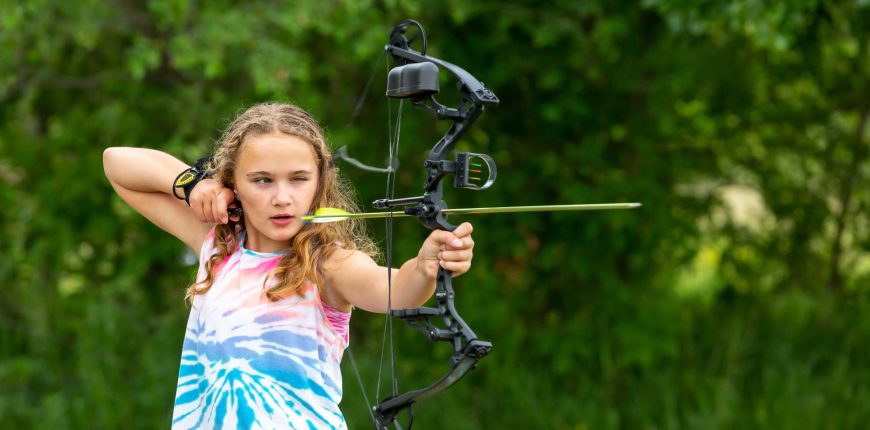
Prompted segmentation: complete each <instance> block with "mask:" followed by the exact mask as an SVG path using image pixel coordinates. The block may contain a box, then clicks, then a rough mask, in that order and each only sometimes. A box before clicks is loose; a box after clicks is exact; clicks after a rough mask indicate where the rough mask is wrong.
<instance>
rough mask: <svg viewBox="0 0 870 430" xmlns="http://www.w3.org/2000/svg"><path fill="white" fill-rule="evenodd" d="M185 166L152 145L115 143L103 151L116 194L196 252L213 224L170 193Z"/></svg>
mask: <svg viewBox="0 0 870 430" xmlns="http://www.w3.org/2000/svg"><path fill="white" fill-rule="evenodd" d="M187 168H188V166H187V165H186V164H185V163H184V162H182V161H180V160H178V159H177V158H175V157H173V156H171V155H169V154H167V153H164V152H160V151H156V150H153V149H146V148H128V147H114V148H107V149H106V150H105V151H103V170H104V171H105V173H106V178H108V179H109V182H110V183H111V184H112V187H113V188H114V189H115V191H116V192H117V193H118V195H119V196H121V198H122V199H123V200H124V201H125V202H127V204H129V205H130V206H131V207H132V208H133V209H135V210H136V212H139V213H140V214H142V216H144V217H145V218H147V219H148V220H149V221H151V222H152V223H154V224H155V225H157V226H158V227H160V228H161V229H163V230H165V231H166V232H168V233H169V234H171V235H173V236H175V237H176V238H178V239H179V240H181V241H182V242H184V243H185V244H186V245H187V246H189V247H190V248H191V249H193V250H194V251H195V252H196V251H199V248H200V247H201V246H202V241H203V240H204V239H205V235H206V234H208V231H209V230H210V229H211V227H212V225H213V224H207V223H203V222H202V221H200V219H199V218H198V217H197V215H196V214H195V213H194V211H193V210H192V209H191V208H190V207H188V206H187V204H186V203H185V202H184V200H179V199H177V198H175V196H173V195H172V187H173V181H174V180H175V177H176V176H177V175H178V174H179V173H181V172H182V171H183V170H185V169H187Z"/></svg>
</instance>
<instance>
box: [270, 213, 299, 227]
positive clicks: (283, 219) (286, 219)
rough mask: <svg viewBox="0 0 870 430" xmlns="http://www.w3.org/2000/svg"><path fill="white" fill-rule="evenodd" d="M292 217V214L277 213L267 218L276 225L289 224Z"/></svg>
mask: <svg viewBox="0 0 870 430" xmlns="http://www.w3.org/2000/svg"><path fill="white" fill-rule="evenodd" d="M293 218H294V216H293V215H290V214H278V215H274V216H271V217H269V219H270V220H272V222H273V223H275V224H278V225H286V224H290V223H291V222H293Z"/></svg>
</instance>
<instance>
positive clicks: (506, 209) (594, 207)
mask: <svg viewBox="0 0 870 430" xmlns="http://www.w3.org/2000/svg"><path fill="white" fill-rule="evenodd" d="M640 206H641V204H640V203H592V204H573V205H537V206H500V207H492V208H456V209H450V208H448V209H444V210H442V211H441V212H442V213H443V214H445V215H451V214H457V215H459V214H465V215H473V214H493V213H511V212H561V211H599V210H614V209H635V208H639V207H640ZM406 216H410V215H408V214H406V213H404V212H401V211H389V212H364V213H355V214H352V213H346V214H329V215H306V216H303V217H302V219H303V220H305V221H313V220H316V219H317V220H329V219H330V218H338V219H347V218H357V219H365V218H387V217H394V218H398V217H406Z"/></svg>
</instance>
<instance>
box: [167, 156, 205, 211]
mask: <svg viewBox="0 0 870 430" xmlns="http://www.w3.org/2000/svg"><path fill="white" fill-rule="evenodd" d="M211 162H212V158H211V157H203V158H200V159H199V160H197V161H196V163H194V165H193V166H191V167H189V168H187V169H185V170H183V171H182V172H181V173H179V174H178V176H176V177H175V181H174V182H173V184H172V195H174V196H175V198H177V199H179V200H184V201H185V203H187V205H188V206H190V194H191V193H192V192H193V188H194V187H196V184H198V183H199V182H200V181H202V180H203V179H208V178H211V176H212V172H211V170H209V165H210V164H211ZM179 192H180V193H181V194H182V195H183V197H182V196H179Z"/></svg>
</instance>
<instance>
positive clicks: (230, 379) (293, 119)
mask: <svg viewBox="0 0 870 430" xmlns="http://www.w3.org/2000/svg"><path fill="white" fill-rule="evenodd" d="M103 164H104V169H105V172H106V177H108V179H109V182H111V184H112V187H114V189H115V191H117V193H118V194H119V195H120V196H121V198H122V199H124V201H125V202H127V203H128V204H129V205H130V206H132V207H133V208H134V209H135V210H136V211H138V212H139V213H141V214H142V215H143V216H145V217H146V218H147V219H148V220H150V221H151V222H153V223H154V224H156V225H157V226H159V227H160V228H162V229H163V230H165V231H166V232H168V233H169V234H171V235H173V236H175V237H176V238H178V239H179V240H180V241H182V242H184V243H185V244H186V245H187V246H189V247H190V248H191V249H193V250H194V251H196V252H198V254H199V261H200V265H199V271H198V274H197V278H196V282H195V283H194V284H193V285H191V286H190V287H189V288H188V289H187V298H188V299H189V300H190V302H191V312H190V318H189V320H188V324H187V331H186V333H185V338H184V346H183V351H182V354H181V366H180V370H179V376H178V387H177V392H176V397H175V409H174V412H173V420H172V428H173V429H202V428H208V429H212V428H219V429H220V428H233V429H234V428H246V429H248V428H256V429H275V428H305V429H308V428H317V429H322V428H346V425H345V422H344V417H343V416H342V414H341V411H340V410H339V408H338V403H339V401H340V400H341V393H342V390H341V374H340V368H339V363H340V361H341V357H342V353H343V352H344V349H345V348H346V347H347V345H348V323H349V320H350V312H351V310H352V309H353V308H354V307H356V308H361V309H364V310H367V311H371V312H381V313H383V312H386V311H387V279H386V276H385V274H386V271H387V270H389V271H390V276H391V277H392V285H393V291H392V299H391V300H392V306H393V308H396V309H400V308H411V307H418V306H420V305H422V304H423V303H424V302H425V301H426V300H427V299H429V297H430V296H431V295H432V293H433V290H434V287H435V275H436V273H437V270H438V267H439V266H441V267H444V268H445V269H447V270H450V271H452V272H453V274H454V275H459V274H461V273H464V272H466V271H467V270H468V269H469V268H470V266H471V258H472V248H473V247H474V242H473V240H472V238H471V231H472V227H471V225H470V224H468V223H464V224H462V225H460V226H459V227H458V228H457V229H456V230H454V231H453V232H447V231H441V230H435V231H433V232H432V233H431V234H430V235H429V236H428V237H427V238H426V240H425V241H424V242H423V245H422V246H421V248H420V252H419V253H418V254H417V256H416V257H415V258H412V259H410V260H408V261H407V262H406V263H405V264H403V265H402V267H401V268H400V269H387V268H385V267H382V266H379V265H377V264H376V263H375V262H374V260H372V255H373V250H374V247H373V246H372V243H371V241H370V240H369V239H368V238H367V237H365V235H364V234H363V233H362V230H361V227H360V225H359V224H357V223H355V222H354V221H342V222H334V223H316V224H304V223H303V222H302V219H301V216H302V215H304V214H306V213H309V212H312V211H314V210H315V209H317V208H319V207H338V208H342V209H345V210H348V211H354V210H356V209H357V208H356V207H355V206H354V205H353V203H352V202H351V199H350V193H349V191H348V187H346V186H345V184H344V183H343V182H342V181H341V179H340V178H339V176H338V172H337V169H336V168H335V166H333V163H332V154H331V152H330V150H329V147H328V145H327V143H326V141H325V139H324V137H323V131H322V129H321V128H320V126H319V125H318V124H317V122H316V121H315V120H314V119H313V118H312V117H311V116H309V115H308V114H307V113H306V112H304V111H303V110H301V109H300V108H298V107H296V106H293V105H289V104H278V103H266V104H260V105H256V106H254V107H252V108H250V109H248V110H247V111H245V112H244V113H242V114H241V115H240V116H239V117H238V118H236V119H235V120H234V121H233V122H232V124H231V125H230V126H229V128H228V130H227V131H226V133H225V134H224V136H223V137H222V139H221V140H220V141H219V142H218V144H217V147H216V150H215V154H214V158H213V160H212V161H210V162H208V163H205V164H203V165H201V166H199V167H201V168H202V170H203V174H202V175H198V176H197V175H187V176H184V175H180V174H179V172H184V171H185V170H188V172H189V173H193V174H196V173H197V170H193V171H192V172H190V169H188V166H186V165H185V164H184V163H182V162H181V161H179V160H177V159H175V158H173V157H172V156H170V155H168V154H165V153H162V152H159V151H155V150H150V149H142V148H108V149H106V150H105V152H104V153H103ZM198 164H199V163H198ZM203 176H204V177H206V178H207V179H201V178H202V177H203ZM193 177H196V178H197V179H201V180H200V181H199V182H198V183H197V182H196V181H195V180H194V181H193V182H189V183H187V188H184V189H181V188H173V179H174V178H175V179H176V184H175V185H178V182H182V183H183V182H185V181H186V180H188V179H190V178H193ZM208 177H211V178H208ZM179 178H181V180H180V181H179V180H178V179H179ZM191 184H192V185H193V187H192V188H191V187H190V185H191ZM179 193H181V194H182V195H179ZM173 194H175V196H173ZM176 197H177V198H176ZM182 198H186V199H187V201H189V206H188V204H186V203H185V201H182V200H180V199H182ZM239 206H240V207H241V208H242V209H243V212H242V213H241V215H232V216H231V215H229V214H228V209H230V208H235V207H239Z"/></svg>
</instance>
